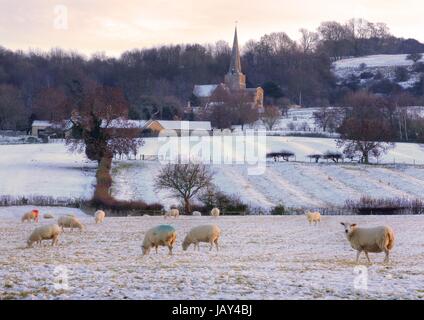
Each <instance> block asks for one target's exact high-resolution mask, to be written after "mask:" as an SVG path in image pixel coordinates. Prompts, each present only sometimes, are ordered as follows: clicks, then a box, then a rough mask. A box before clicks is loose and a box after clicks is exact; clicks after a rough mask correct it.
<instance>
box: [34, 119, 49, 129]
mask: <svg viewBox="0 0 424 320" xmlns="http://www.w3.org/2000/svg"><path fill="white" fill-rule="evenodd" d="M52 125H53V123H51V122H50V121H47V120H34V121H33V122H32V126H33V127H51V126H52Z"/></svg>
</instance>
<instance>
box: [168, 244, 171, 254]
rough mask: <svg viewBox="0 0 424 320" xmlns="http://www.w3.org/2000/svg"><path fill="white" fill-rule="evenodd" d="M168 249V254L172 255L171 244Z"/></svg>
mask: <svg viewBox="0 0 424 320" xmlns="http://www.w3.org/2000/svg"><path fill="white" fill-rule="evenodd" d="M168 249H169V255H170V256H172V246H168Z"/></svg>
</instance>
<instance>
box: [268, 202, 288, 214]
mask: <svg viewBox="0 0 424 320" xmlns="http://www.w3.org/2000/svg"><path fill="white" fill-rule="evenodd" d="M271 214H272V215H274V216H281V215H284V214H286V208H285V207H284V205H283V204H278V205H276V206H275V207H274V208H272V209H271Z"/></svg>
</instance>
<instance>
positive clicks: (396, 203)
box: [345, 196, 424, 215]
mask: <svg viewBox="0 0 424 320" xmlns="http://www.w3.org/2000/svg"><path fill="white" fill-rule="evenodd" d="M345 208H347V209H350V210H353V211H356V213H358V214H361V215H368V214H376V215H378V214H411V213H412V214H424V202H423V201H421V200H420V199H413V200H411V199H406V198H387V199H375V198H371V197H367V196H365V197H361V198H360V199H359V200H358V201H354V200H346V202H345Z"/></svg>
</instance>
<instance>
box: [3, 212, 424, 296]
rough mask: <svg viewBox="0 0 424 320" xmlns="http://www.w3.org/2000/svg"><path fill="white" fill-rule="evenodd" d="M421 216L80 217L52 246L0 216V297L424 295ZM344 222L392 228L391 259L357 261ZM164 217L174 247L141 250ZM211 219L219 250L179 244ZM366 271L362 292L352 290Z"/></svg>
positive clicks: (378, 257)
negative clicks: (78, 226) (98, 221)
mask: <svg viewBox="0 0 424 320" xmlns="http://www.w3.org/2000/svg"><path fill="white" fill-rule="evenodd" d="M55 210H56V209H54V208H52V209H51V210H50V211H51V212H52V213H55ZM423 219H424V217H423V216H355V217H352V216H350V217H342V216H324V217H323V220H322V222H321V224H320V225H319V226H317V227H313V226H309V225H308V223H307V222H306V219H305V218H304V217H303V216H281V217H276V216H243V217H225V216H222V217H219V218H217V219H216V218H212V217H187V216H183V217H180V218H179V219H175V220H174V219H172V220H171V219H167V220H164V219H163V217H122V218H106V220H105V223H104V224H102V225H95V224H94V221H93V218H92V217H86V218H81V220H82V221H83V222H84V223H85V224H86V227H87V229H86V231H84V232H82V233H80V232H79V231H74V232H72V233H71V232H69V231H68V232H65V233H64V234H62V236H61V238H60V241H59V246H58V247H51V246H50V245H48V244H47V243H46V244H45V246H43V247H34V248H31V249H27V248H25V241H26V238H27V237H28V235H29V233H30V232H31V230H32V229H33V228H34V227H35V225H34V224H29V223H26V224H21V223H20V222H19V217H16V218H12V217H10V218H5V219H0V231H1V234H2V236H1V237H0V248H1V250H0V299H126V298H128V299H423V298H424V264H423V261H424V235H423V232H422V226H423V223H424V221H423ZM346 220H347V221H354V222H357V223H359V225H362V226H365V225H366V226H374V225H380V224H388V225H390V226H392V227H393V229H394V230H395V232H396V244H395V247H394V249H393V251H392V255H391V262H389V263H388V264H387V265H384V264H383V263H382V260H383V258H384V257H383V254H370V257H371V260H372V262H373V264H372V265H367V264H366V262H365V261H366V260H365V257H364V256H362V260H361V263H362V264H364V267H360V268H359V269H358V268H356V269H355V266H356V265H355V264H354V259H355V255H356V254H355V251H354V250H353V249H351V247H350V245H349V243H348V241H347V240H346V239H345V236H344V232H343V228H342V227H341V226H340V224H339V222H340V221H346ZM165 221H166V223H170V224H171V225H173V226H174V227H175V228H176V230H177V243H176V247H175V248H174V255H173V256H168V255H167V249H165V248H163V247H162V248H160V249H159V253H158V254H155V253H154V251H153V253H151V254H150V255H149V256H146V257H142V256H141V247H140V246H141V242H142V240H143V237H144V234H145V232H146V230H148V229H149V228H150V227H152V226H155V225H157V224H161V223H164V222H165ZM211 222H213V223H217V224H218V225H219V226H220V228H221V229H222V236H221V240H220V246H221V247H220V251H219V252H216V251H211V252H210V251H209V248H208V245H207V244H201V246H200V252H197V251H196V252H195V251H194V250H193V248H192V247H190V248H189V249H188V250H187V251H185V252H184V251H182V249H181V243H182V240H183V238H184V236H185V234H186V232H187V231H188V230H189V229H190V228H192V227H193V226H197V225H199V224H205V223H211ZM40 223H46V222H45V221H41V222H40ZM361 268H366V269H361ZM364 271H365V272H366V274H367V282H368V287H367V290H365V287H361V286H360V287H356V288H357V289H355V283H356V284H364V282H363V281H358V279H362V278H360V275H359V274H360V273H361V274H364V273H363V272H364ZM358 277H359V278H358ZM361 288H364V289H361Z"/></svg>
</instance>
